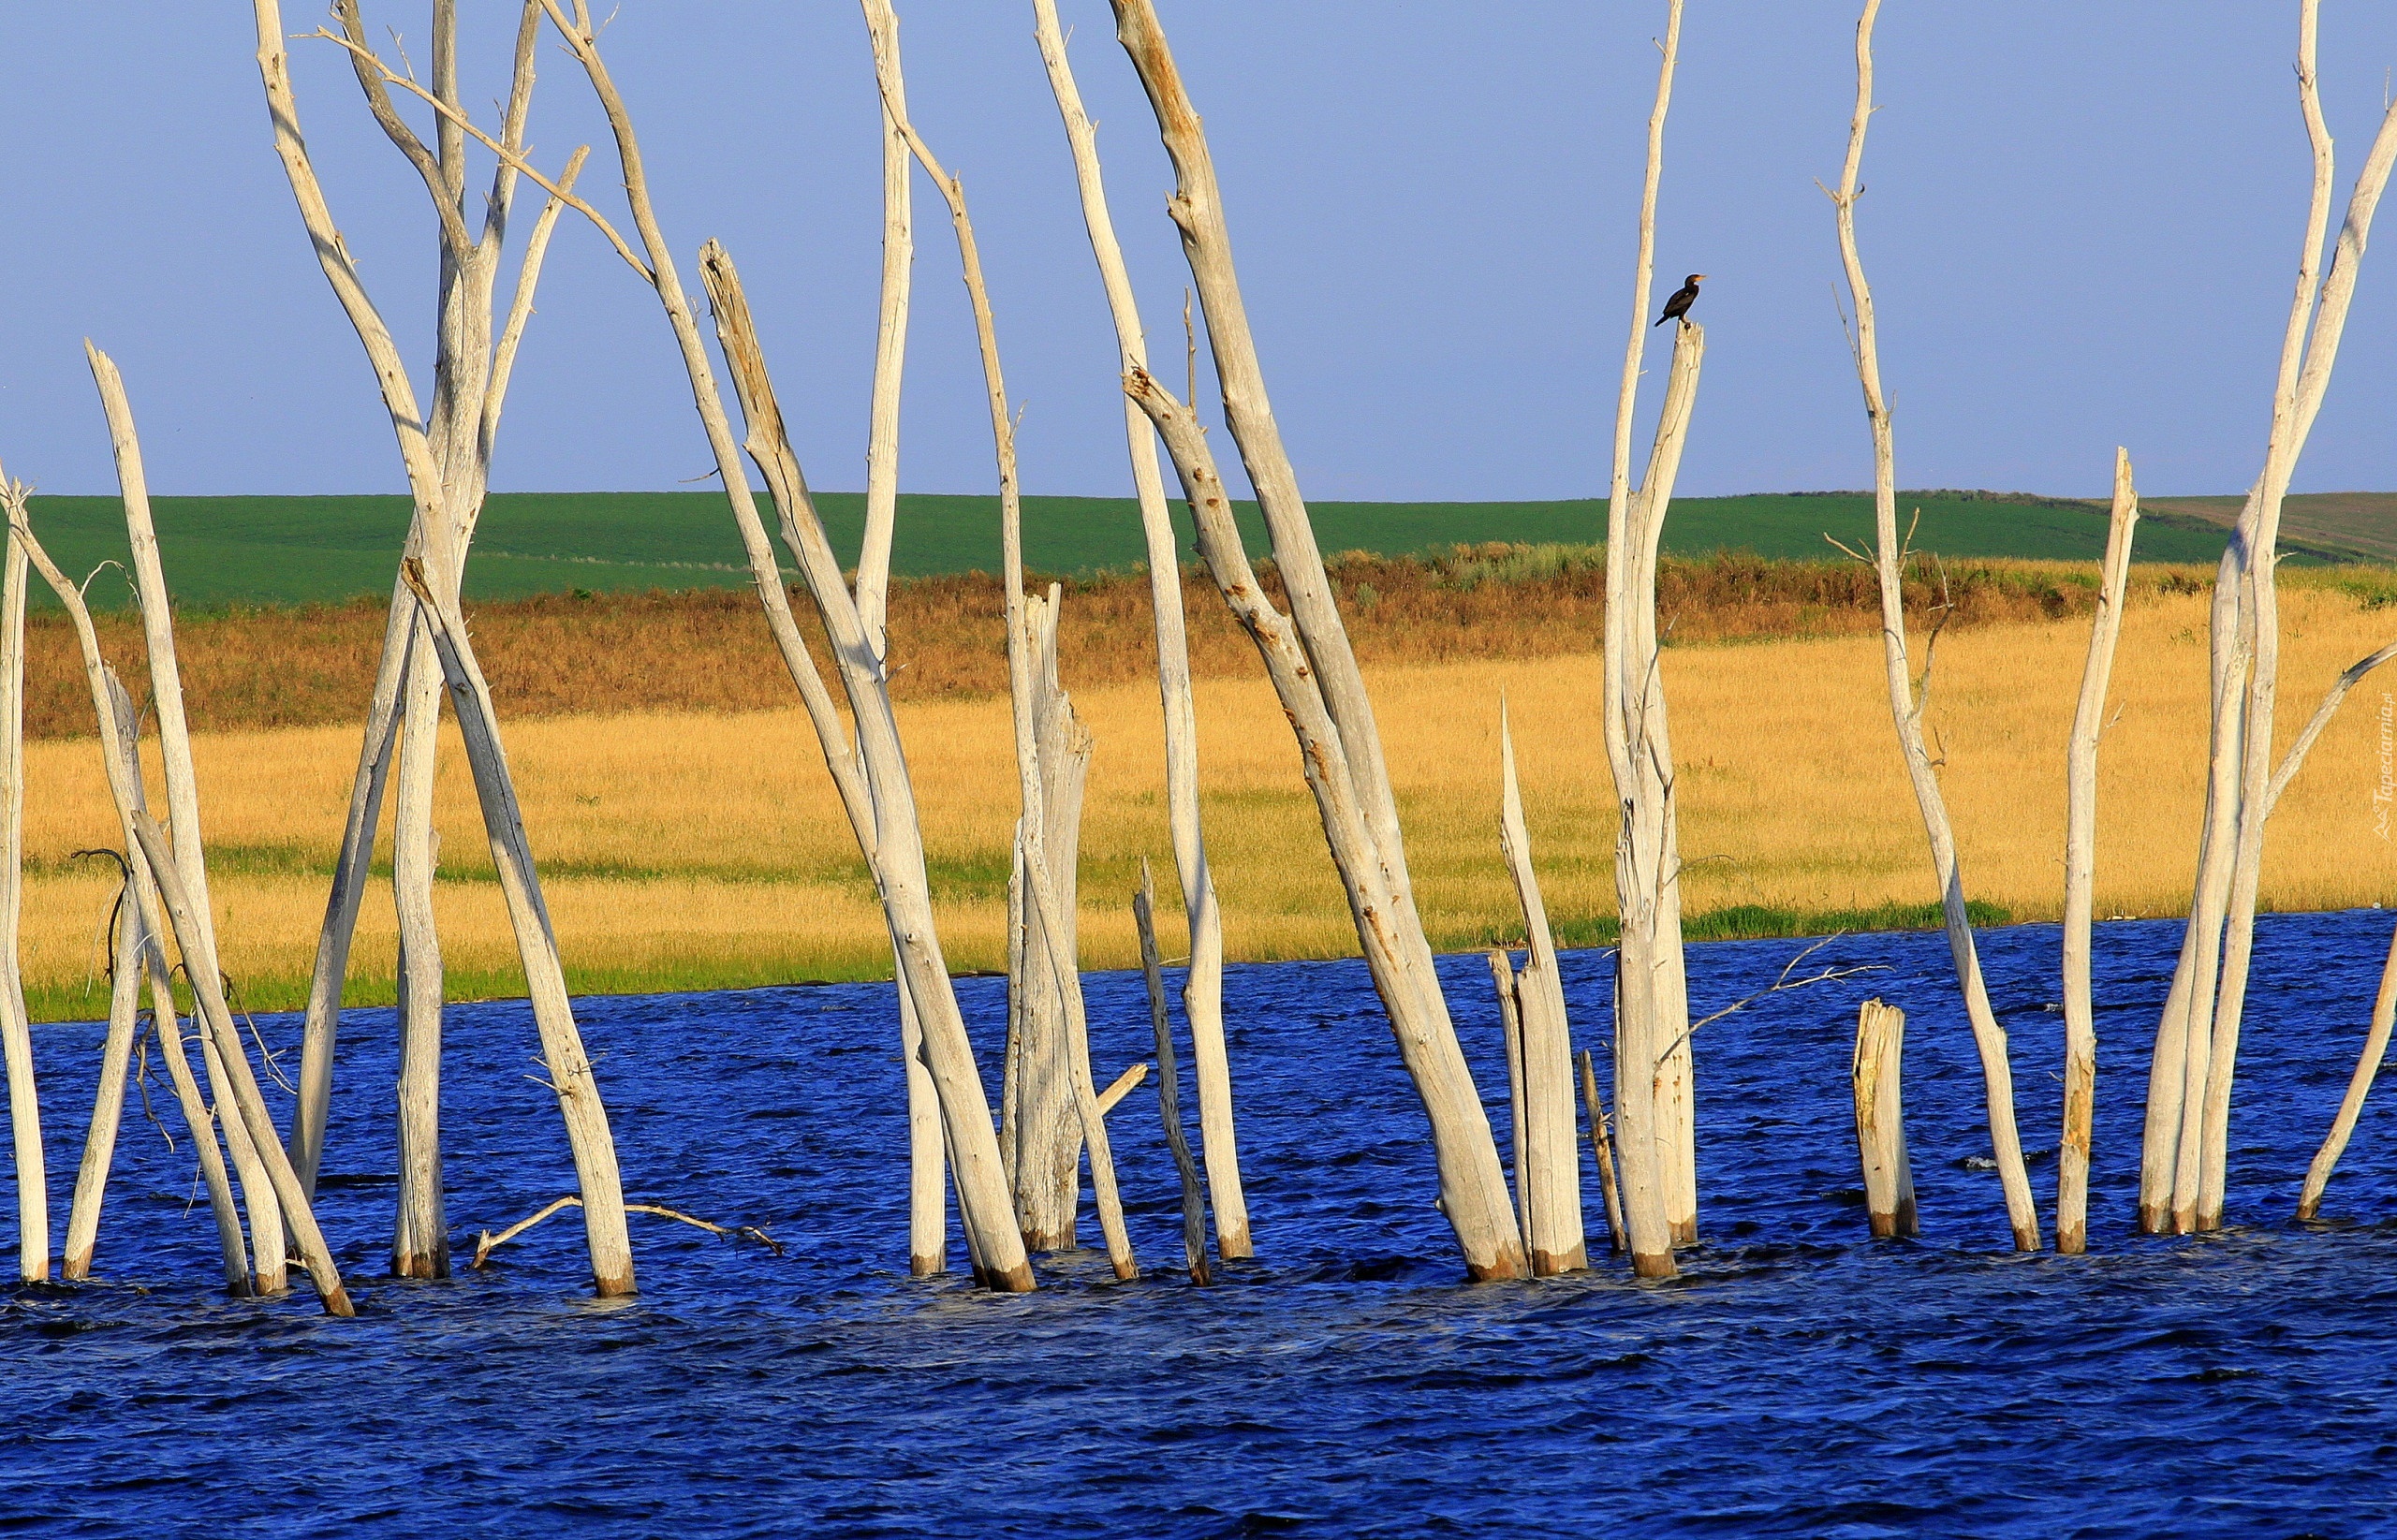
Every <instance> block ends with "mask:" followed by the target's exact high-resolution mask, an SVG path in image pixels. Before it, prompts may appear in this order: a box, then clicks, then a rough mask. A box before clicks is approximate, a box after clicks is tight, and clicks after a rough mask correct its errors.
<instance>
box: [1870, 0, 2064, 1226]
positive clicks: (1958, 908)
mask: <svg viewBox="0 0 2397 1540" xmlns="http://www.w3.org/2000/svg"><path fill="white" fill-rule="evenodd" d="M1880 8H1881V4H1880V0H1865V6H1864V14H1863V18H1862V19H1861V20H1860V22H1858V23H1857V27H1856V111H1855V115H1854V117H1853V118H1852V119H1851V120H1850V122H1849V125H1848V139H1847V161H1846V169H1844V170H1843V171H1842V172H1841V175H1840V184H1839V187H1838V189H1837V190H1836V191H1835V192H1833V193H1832V194H1831V204H1832V207H1833V208H1834V209H1835V210H1836V211H1837V214H1838V227H1839V249H1840V260H1841V263H1842V265H1843V266H1844V267H1845V269H1846V276H1847V290H1848V296H1849V299H1850V300H1851V301H1853V303H1854V305H1855V307H1856V333H1855V337H1854V346H1855V352H1856V369H1857V377H1858V379H1859V380H1860V382H1861V383H1862V385H1863V388H1864V412H1865V416H1866V417H1867V418H1869V419H1870V421H1871V423H1872V428H1873V512H1874V530H1875V540H1874V567H1875V571H1876V572H1877V573H1878V575H1879V577H1880V581H1881V651H1882V662H1883V665H1884V670H1885V672H1886V674H1887V682H1888V684H1889V691H1890V715H1891V716H1892V717H1893V718H1894V720H1895V721H1896V724H1897V731H1898V748H1899V752H1900V754H1901V755H1903V756H1904V760H1905V766H1906V777H1907V779H1908V781H1910V782H1911V783H1912V784H1913V787H1914V796H1915V804H1916V806H1917V807H1918V808H1919V810H1920V812H1921V814H1922V825H1923V831H1924V833H1925V834H1926V835H1928V836H1929V839H1930V844H1931V865H1932V872H1933V874H1934V876H1935V877H1936V879H1937V881H1938V884H1939V897H1940V902H1941V905H1942V907H1943V908H1944V910H1945V911H1946V915H1947V921H1948V952H1949V954H1950V955H1951V957H1952V958H1953V959H1954V961H1955V965H1956V977H1957V981H1958V982H1959V984H1961V985H1962V987H1963V995H1964V1009H1965V1014H1966V1015H1967V1016H1968V1017H1969V1018H1970V1019H1971V1021H1972V1026H1973V1042H1974V1046H1975V1047H1976V1048H1977V1049H1978V1050H1979V1053H1980V1060H1981V1076H1982V1079H1983V1081H1984V1082H1985V1084H1986V1086H1987V1090H1988V1103H1989V1131H1990V1143H1991V1146H1992V1148H1993V1150H1994V1151H1995V1154H1996V1159H1997V1174H1998V1181H1999V1182H2000V1183H2001V1184H2002V1185H2003V1186H2004V1188H2005V1193H2006V1214H2007V1223H2008V1225H2011V1226H2012V1228H2013V1231H2014V1248H2015V1250H2017V1251H2024V1252H2035V1251H2037V1250H2038V1249H2039V1244H2040V1242H2039V1215H2038V1210H2037V1207H2036V1206H2035V1205H2034V1203H2033V1202H2032V1198H2031V1178H2030V1174H2029V1172H2028V1170H2027V1169H2026V1168H2025V1167H2024V1165H2023V1161H2022V1136H2021V1134H2020V1133H2019V1132H2018V1130H2017V1128H2016V1126H2015V1121H2014V1070H2013V1066H2012V1065H2011V1064H2010V1063H2007V1050H2006V1029H2005V1028H2004V1027H2002V1026H2000V1025H1999V1024H1998V1019H1997V1013H1996V1012H1995V1011H1994V1010H1993V1009H1992V1008H1991V1006H1990V1002H1989V990H1988V987H1987V986H1986V985H1985V984H1984V983H1983V982H1982V979H1981V965H1980V955H1979V953H1978V950H1977V949H1976V948H1975V946H1974V945H1973V929H1972V921H1971V919H1970V918H1969V917H1967V915H1966V913H1965V909H1964V876H1963V868H1962V866H1961V864H1960V863H1959V861H1958V859H1957V854H1956V835H1955V829H1954V827H1953V826H1952V825H1951V824H1950V823H1949V821H1948V803H1947V799H1946V798H1945V796H1944V795H1942V793H1941V791H1940V789H1939V775H1938V771H1937V770H1936V768H1935V767H1934V761H1933V759H1932V756H1931V752H1930V750H1929V749H1928V748H1927V747H1925V745H1924V741H1923V731H1922V715H1923V711H1924V709H1925V708H1926V707H1927V706H1929V704H1930V700H1931V695H1930V691H1931V648H1932V647H1935V646H1936V645H1937V642H1938V633H1937V631H1936V630H1934V632H1933V634H1932V641H1931V644H1930V647H1926V649H1925V652H1924V658H1923V670H1922V681H1921V686H1920V690H1919V692H1918V690H1917V686H1916V682H1915V677H1914V671H1913V665H1912V663H1911V661H1910V659H1909V657H1908V655H1907V651H1906V622H1905V599H1904V567H1905V565H1906V562H1907V560H1908V553H1907V551H1906V550H1905V549H1904V547H1903V546H1902V545H1901V544H1900V542H1899V538H1898V494H1897V485H1898V483H1897V469H1896V466H1897V460H1896V450H1895V447H1894V442H1895V441H1894V437H1893V435H1892V433H1891V431H1890V408H1889V404H1888V403H1887V401H1886V400H1885V399H1884V397H1883V395H1882V392H1881V357H1880V345H1879V337H1878V333H1877V331H1876V330H1875V322H1874V315H1873V290H1872V287H1871V286H1869V285H1868V284H1867V283H1866V282H1865V279H1864V264H1863V260H1862V258H1860V257H1859V256H1858V255H1857V249H1856V199H1857V197H1858V195H1859V194H1860V192H1861V190H1862V189H1861V188H1860V186H1859V184H1858V182H1857V172H1858V171H1859V169H1860V168H1861V167H1862V165H1863V162H1864V129H1865V125H1866V124H1867V123H1868V122H1869V121H1870V119H1871V117H1872V115H1873V22H1874V18H1875V14H1876V13H1877V12H1878V11H1879V10H1880Z"/></svg>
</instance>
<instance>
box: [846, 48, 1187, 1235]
mask: <svg viewBox="0 0 2397 1540" xmlns="http://www.w3.org/2000/svg"><path fill="white" fill-rule="evenodd" d="M861 5H862V7H863V9H864V12H865V18H866V26H867V31H868V32H869V34H870V35H873V36H874V37H876V38H877V39H878V38H880V37H883V36H884V35H885V33H886V32H887V29H888V27H889V25H890V24H892V23H891V7H890V4H889V0H861ZM874 59H875V79H876V81H878V82H879V85H880V88H881V91H882V105H883V108H884V110H886V111H887V112H888V113H890V119H891V122H892V123H893V124H895V125H896V126H897V127H898V129H899V131H900V133H901V134H902V135H904V137H905V139H906V140H907V147H908V149H909V150H911V151H912V152H914V154H915V157H916V163H917V164H918V165H919V166H921V167H922V168H923V169H924V173H925V175H927V176H929V177H930V178H931V179H932V181H933V184H934V186H935V187H936V188H938V189H939V191H940V196H941V199H942V201H943V202H945V203H947V204H948V205H949V225H950V227H952V228H953V229H954V230H955V232H956V235H957V256H958V266H959V268H960V270H961V271H962V273H963V277H964V280H965V297H966V301H967V304H968V307H969V308H970V309H971V310H972V312H973V315H974V335H975V342H976V344H977V347H978V352H979V353H980V356H981V362H982V379H983V386H984V394H985V396H986V397H987V398H988V401H989V404H990V410H991V439H992V445H993V450H994V453H995V456H996V459H997V462H998V476H999V529H1000V534H999V547H1000V566H1001V569H1002V570H1001V574H1000V583H1001V587H1002V589H1003V590H1004V592H1005V598H1006V603H1007V685H1008V691H1007V693H1008V698H1009V699H1010V701H1011V702H1012V703H1013V707H1014V710H1013V716H1014V722H1015V742H1016V770H1017V779H1018V782H1019V791H1020V794H1021V795H1022V802H1023V815H1022V823H1021V824H1020V826H1019V828H1018V838H1019V840H1020V841H1021V842H1022V847H1023V875H1024V890H1025V892H1026V894H1027V895H1028V896H1029V898H1030V900H1031V902H1030V904H1029V905H1028V906H1027V913H1028V914H1029V915H1031V916H1032V917H1035V918H1036V919H1037V922H1038V923H1037V928H1036V930H1035V933H1033V934H1028V935H1027V936H1026V938H1025V945H1026V947H1027V949H1030V948H1031V947H1032V946H1034V945H1035V944H1036V943H1037V945H1038V946H1039V947H1040V948H1041V950H1042V951H1043V953H1044V954H1045V955H1046V957H1047V958H1048V960H1049V962H1050V964H1051V975H1052V978H1053V980H1054V983H1055V987H1056V992H1057V994H1058V996H1059V997H1060V999H1061V1000H1062V1001H1063V1003H1064V1005H1065V1012H1066V1061H1067V1066H1068V1068H1069V1070H1070V1072H1071V1078H1072V1085H1073V1099H1074V1104H1075V1107H1076V1109H1077V1110H1078V1112H1079V1113H1080V1115H1081V1129H1082V1139H1083V1142H1084V1144H1085V1145H1086V1146H1087V1148H1088V1151H1089V1155H1090V1173H1091V1189H1092V1193H1093V1195H1094V1196H1095V1197H1096V1200H1097V1208H1098V1223H1099V1228H1100V1231H1101V1232H1102V1233H1103V1235H1104V1236H1105V1238H1106V1241H1107V1252H1108V1259H1109V1261H1110V1264H1111V1265H1112V1266H1113V1268H1114V1269H1115V1275H1116V1276H1117V1277H1118V1278H1123V1279H1131V1278H1136V1277H1138V1276H1139V1275H1140V1263H1139V1261H1138V1259H1137V1258H1136V1257H1135V1256H1134V1255H1133V1253H1132V1242H1131V1236H1130V1232H1129V1231H1127V1230H1126V1229H1125V1225H1124V1211H1123V1203H1122V1199H1121V1197H1120V1196H1119V1195H1118V1193H1117V1191H1116V1184H1115V1163H1114V1159H1113V1156H1112V1154H1111V1153H1110V1150H1109V1147H1108V1141H1107V1122H1106V1120H1105V1119H1104V1118H1102V1117H1100V1116H1099V1113H1098V1107H1097V1092H1096V1088H1094V1087H1093V1086H1092V1084H1091V1076H1090V1063H1089V1058H1090V1056H1089V1049H1088V1034H1087V1031H1086V1029H1085V1027H1084V1023H1083V1010H1082V994H1081V973H1080V971H1079V969H1080V964H1079V962H1078V961H1077V960H1076V958H1075V956H1074V954H1073V952H1072V950H1071V945H1072V939H1073V931H1072V929H1071V913H1072V902H1073V892H1072V880H1071V874H1070V871H1069V870H1067V869H1066V864H1065V863H1066V861H1067V860H1068V859H1069V858H1070V857H1069V855H1068V853H1067V852H1064V851H1060V852H1059V862H1058V864H1057V865H1056V866H1054V867H1052V866H1051V862H1050V860H1049V858H1048V855H1047V844H1046V837H1045V831H1044V826H1045V824H1046V821H1047V819H1046V816H1045V812H1044V810H1045V809H1046V808H1047V807H1048V799H1047V797H1046V795H1045V793H1044V792H1043V790H1042V787H1041V783H1040V759H1039V750H1038V745H1037V733H1038V726H1037V715H1036V705H1035V701H1034V685H1033V677H1034V663H1033V658H1032V655H1031V654H1032V647H1033V642H1034V634H1033V631H1032V628H1031V624H1030V622H1029V621H1028V619H1027V618H1026V615H1025V610H1024V603H1023V527H1022V526H1023V518H1022V492H1021V484H1020V481H1019V478H1018V477H1017V474H1016V455H1015V421H1014V418H1013V417H1012V416H1011V415H1010V413H1009V411H1008V408H1007V381H1006V376H1005V374H1004V372H1003V371H1002V369H1001V367H1000V362H999V342H998V328H997V324H996V322H995V320H994V319H993V315H992V309H991V295H990V289H989V286H987V285H986V284H985V283H984V281H983V276H982V258H981V254H980V251H979V249H978V246H977V244H976V242H975V238H974V222H973V219H972V217H971V215H970V214H969V213H967V210H966V204H965V186H964V183H963V182H961V181H960V180H959V179H958V178H957V177H956V176H955V175H954V174H952V173H951V172H950V171H949V169H947V168H946V167H944V166H943V165H942V164H941V163H940V161H939V159H938V158H937V157H935V156H934V154H933V152H932V148H931V146H929V145H927V144H926V143H925V142H924V139H923V136H922V135H921V134H919V133H918V132H917V131H916V129H915V126H914V125H913V124H911V123H910V122H909V121H908V119H907V116H906V107H905V101H904V97H903V96H900V95H896V94H895V93H894V92H893V90H892V87H893V85H894V84H895V83H896V78H897V74H898V55H897V52H896V51H894V50H892V49H890V48H889V47H886V46H884V45H883V44H882V43H881V42H880V41H877V42H876V44H875V51H874ZM1061 870H1066V871H1067V875H1066V877H1065V878H1064V879H1063V880H1061V879H1060V878H1059V877H1058V875H1057V873H1058V872H1059V871H1061ZM1022 1132H1023V1131H1022V1129H1021V1128H1019V1130H1018V1137H1022Z"/></svg>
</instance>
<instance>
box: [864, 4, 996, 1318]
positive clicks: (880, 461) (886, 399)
mask: <svg viewBox="0 0 2397 1540" xmlns="http://www.w3.org/2000/svg"><path fill="white" fill-rule="evenodd" d="M889 37H890V48H891V49H892V50H893V51H896V50H897V49H898V46H899V22H898V19H897V18H896V17H893V18H891V21H890V35H889ZM893 84H894V86H895V87H896V88H897V100H898V103H899V111H898V113H897V115H896V116H894V115H893V114H892V113H891V111H890V110H888V109H885V110H884V111H883V114H882V301H881V307H880V315H879V317H878V319H877V323H876V326H875V348H874V399H873V404H872V410H871V412H870V414H869V417H868V421H867V428H866V453H865V533H864V537H863V538H862V539H861V540H860V543H859V547H858V574H857V582H856V594H857V606H858V621H859V623H860V625H862V626H863V627H864V629H865V639H866V645H867V646H868V647H870V648H872V649H873V651H874V653H875V656H876V657H880V658H885V659H887V658H888V657H889V655H890V640H889V638H888V636H887V635H886V633H885V618H886V616H887V615H888V613H889V610H890V544H891V537H892V533H893V530H894V529H895V527H896V525H897V523H898V516H899V404H900V385H901V382H902V380H903V378H904V373H905V368H906V361H907V312H908V307H909V302H910V300H911V297H912V294H913V287H914V270H915V257H916V236H915V202H914V192H913V184H914V181H915V155H914V154H913V153H912V152H910V151H909V150H908V148H907V138H906V136H905V135H904V134H902V133H901V132H900V131H899V124H898V119H899V118H901V117H904V116H905V115H906V102H907V98H906V88H905V86H904V83H903V82H899V81H893ZM893 972H894V974H895V975H896V977H895V980H894V982H895V984H896V989H897V993H898V995H899V1016H900V1038H901V1042H902V1047H903V1055H902V1056H903V1057H904V1059H905V1060H906V1070H907V1171H908V1178H907V1194H908V1197H907V1227H908V1238H909V1239H908V1243H907V1251H908V1256H909V1267H910V1269H911V1270H912V1271H913V1272H914V1274H915V1275H916V1276H917V1277H919V1278H920V1277H925V1276H928V1275H930V1274H933V1273H939V1272H946V1271H948V1270H949V1254H948V1253H949V1200H948V1188H947V1185H946V1183H947V1178H948V1157H947V1154H946V1152H945V1151H944V1150H943V1149H942V1144H941V1131H940V1094H939V1092H938V1091H937V1090H936V1089H935V1088H934V1085H933V1081H932V1072H931V1071H930V1070H929V1069H927V1068H925V1066H924V1055H923V1029H922V1027H921V1026H920V1025H919V1024H918V1022H917V1019H916V1007H915V1003H914V1002H913V1000H911V999H910V998H909V996H908V994H907V978H906V974H905V972H904V970H900V969H894V970H893ZM1009 976H1010V977H1012V976H1013V975H1012V974H1010V975H1009Z"/></svg>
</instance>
